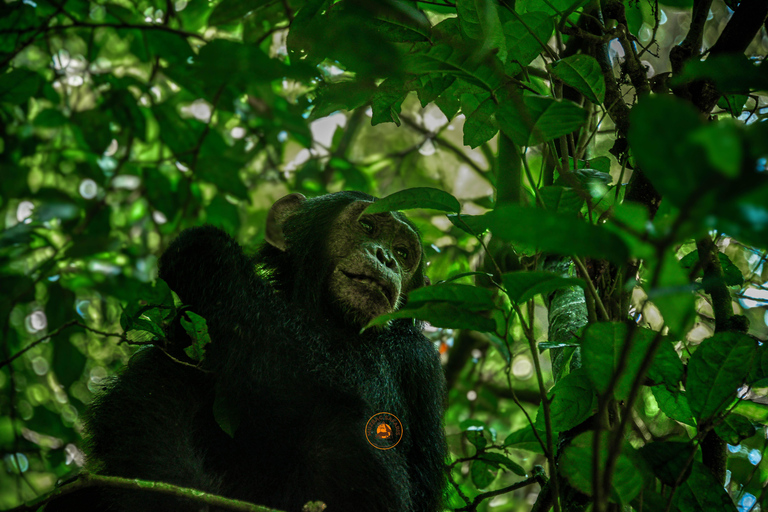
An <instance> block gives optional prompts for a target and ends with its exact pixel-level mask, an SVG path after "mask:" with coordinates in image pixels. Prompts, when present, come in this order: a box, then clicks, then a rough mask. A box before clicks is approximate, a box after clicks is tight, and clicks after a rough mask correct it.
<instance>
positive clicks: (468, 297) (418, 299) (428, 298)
mask: <svg viewBox="0 0 768 512" xmlns="http://www.w3.org/2000/svg"><path fill="white" fill-rule="evenodd" d="M429 302H449V303H453V304H457V305H461V306H463V307H465V308H466V309H468V310H470V311H488V310H491V309H494V308H495V307H496V306H495V304H494V302H493V292H492V291H491V290H488V289H486V288H480V287H478V286H471V285H468V284H453V283H444V284H436V285H434V286H425V287H423V288H417V289H415V290H413V291H412V292H410V293H409V294H408V307H413V308H418V307H421V306H422V305H424V304H425V303H429Z"/></svg>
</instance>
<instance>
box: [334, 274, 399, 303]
mask: <svg viewBox="0 0 768 512" xmlns="http://www.w3.org/2000/svg"><path fill="white" fill-rule="evenodd" d="M341 273H342V274H344V275H345V276H346V277H347V278H348V279H351V280H352V281H357V282H358V283H362V284H365V285H367V286H369V287H374V288H377V289H378V290H379V291H380V292H381V293H382V295H384V298H386V299H387V302H389V305H390V306H391V305H392V290H391V287H390V286H389V283H387V282H386V281H384V280H383V279H376V278H373V277H371V276H368V275H365V274H353V273H351V272H345V271H344V270H341Z"/></svg>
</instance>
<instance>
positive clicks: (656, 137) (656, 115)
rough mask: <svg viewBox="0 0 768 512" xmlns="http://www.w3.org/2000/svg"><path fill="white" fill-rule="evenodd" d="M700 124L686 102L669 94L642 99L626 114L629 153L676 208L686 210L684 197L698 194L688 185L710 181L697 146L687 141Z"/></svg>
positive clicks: (702, 156) (704, 160)
mask: <svg viewBox="0 0 768 512" xmlns="http://www.w3.org/2000/svg"><path fill="white" fill-rule="evenodd" d="M701 124H702V123H701V121H700V118H699V112H698V111H697V110H696V109H695V108H693V106H692V105H691V104H690V103H687V102H684V101H682V100H679V99H677V98H674V97H673V96H670V95H656V96H646V97H643V98H641V99H640V102H639V103H638V104H637V106H635V107H634V108H633V109H632V112H631V113H630V128H629V136H628V139H629V145H630V147H631V149H632V154H633V155H634V157H635V158H636V159H637V162H638V164H640V166H641V167H642V169H643V173H645V175H646V176H647V177H648V179H649V180H651V183H653V185H654V187H656V190H658V191H659V192H660V193H661V195H663V196H664V197H668V198H669V199H670V200H671V201H672V202H673V203H674V204H675V205H677V206H678V207H686V208H688V207H689V206H688V205H687V200H688V198H689V197H690V196H691V195H693V194H698V193H700V192H698V191H697V188H696V187H692V186H691V184H692V183H706V182H707V181H708V180H710V179H712V177H711V174H712V173H711V172H709V171H708V169H709V167H708V165H707V162H706V159H705V156H704V153H703V152H702V151H701V147H700V146H699V145H695V144H691V143H690V142H689V141H688V136H689V135H690V134H691V133H692V132H694V131H695V130H697V129H698V128H699V127H700V126H701Z"/></svg>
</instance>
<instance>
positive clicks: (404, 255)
mask: <svg viewBox="0 0 768 512" xmlns="http://www.w3.org/2000/svg"><path fill="white" fill-rule="evenodd" d="M395 252H396V253H397V255H398V256H400V257H401V258H403V259H404V260H407V259H408V249H403V248H402V247H399V248H397V249H395Z"/></svg>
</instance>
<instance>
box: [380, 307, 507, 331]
mask: <svg viewBox="0 0 768 512" xmlns="http://www.w3.org/2000/svg"><path fill="white" fill-rule="evenodd" d="M397 318H415V319H418V320H424V321H426V322H429V323H430V324H432V325H434V326H435V327H444V328H450V329H472V330H475V331H479V332H494V331H495V330H496V322H495V321H494V320H492V319H490V318H486V317H485V316H482V315H481V314H479V313H476V312H473V311H469V310H468V309H466V308H464V307H463V306H462V305H460V304H451V303H449V302H430V303H425V304H421V305H419V306H418V307H414V308H411V307H409V306H406V307H404V308H402V309H400V310H398V311H395V312H394V313H387V314H385V315H381V316H379V317H376V318H374V319H373V320H371V321H370V322H369V323H368V325H366V326H365V328H366V329H368V328H370V327H374V326H377V325H386V324H387V323H388V322H389V321H391V320H395V319H397Z"/></svg>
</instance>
